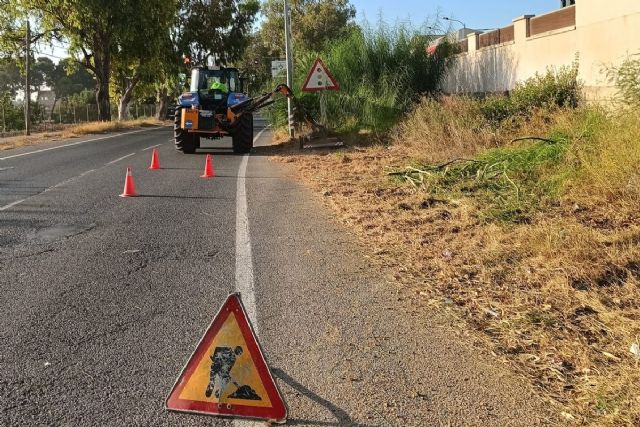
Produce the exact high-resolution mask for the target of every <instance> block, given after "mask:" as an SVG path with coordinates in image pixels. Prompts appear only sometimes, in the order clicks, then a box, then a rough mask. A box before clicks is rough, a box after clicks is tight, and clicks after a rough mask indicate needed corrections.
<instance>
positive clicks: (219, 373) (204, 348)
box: [165, 294, 287, 422]
mask: <svg viewBox="0 0 640 427" xmlns="http://www.w3.org/2000/svg"><path fill="white" fill-rule="evenodd" d="M165 406H166V408H167V409H168V410H171V411H181V412H191V413H198V414H208V415H219V416H226V417H236V418H255V419H263V420H269V421H278V422H281V421H284V420H285V419H286V417H287V410H286V407H285V404H284V401H283V399H282V396H281V395H280V392H279V391H278V388H277V386H276V384H275V382H274V380H273V377H272V376H271V372H270V371H269V367H268V366H267V362H266V360H265V358H264V355H263V354H262V350H261V349H260V345H259V344H258V340H257V338H256V336H255V334H254V333H253V328H252V327H251V325H250V323H249V320H248V318H247V313H246V312H245V310H244V307H243V305H242V302H241V300H240V295H239V294H231V295H229V297H228V298H227V301H226V302H225V303H224V305H223V306H222V308H221V309H220V311H219V312H218V314H216V316H215V318H214V319H213V322H212V323H211V325H210V326H209V328H208V329H207V332H205V334H204V337H202V339H201V340H200V343H199V344H198V346H197V348H196V350H195V352H194V353H193V355H191V358H190V359H189V361H188V362H187V365H186V366H185V367H184V369H183V370H182V373H181V374H180V376H179V377H178V380H177V381H176V383H175V385H174V386H173V389H172V390H171V393H169V397H167V401H166V404H165Z"/></svg>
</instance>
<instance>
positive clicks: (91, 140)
mask: <svg viewBox="0 0 640 427" xmlns="http://www.w3.org/2000/svg"><path fill="white" fill-rule="evenodd" d="M150 130H154V129H139V130H134V131H131V132H122V133H116V134H113V135H108V136H103V137H100V138H93V139H87V140H85V141H78V142H72V143H71V144H64V145H57V146H55V147H49V148H43V149H41V150H35V151H29V152H28V153H20V154H14V155H12V156H6V157H0V160H8V159H13V158H15V157H22V156H29V155H31V154H37V153H44V152H45V151H51V150H57V149H59V148H65V147H73V146H74V145H80V144H84V143H87V142H93V141H101V140H103V139H109V138H117V137H119V136H123V135H130V134H132V133H139V132H148V131H150Z"/></svg>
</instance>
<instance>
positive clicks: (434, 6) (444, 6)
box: [351, 0, 560, 28]
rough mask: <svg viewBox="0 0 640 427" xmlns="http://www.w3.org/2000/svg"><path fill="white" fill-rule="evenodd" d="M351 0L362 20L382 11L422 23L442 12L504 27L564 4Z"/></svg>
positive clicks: (556, 0) (547, 0)
mask: <svg viewBox="0 0 640 427" xmlns="http://www.w3.org/2000/svg"><path fill="white" fill-rule="evenodd" d="M351 3H352V4H353V5H354V6H355V7H356V10H357V12H358V16H357V18H356V19H357V21H358V22H359V21H361V20H362V19H363V18H364V17H366V18H367V20H368V21H377V19H378V15H379V13H380V12H382V15H383V17H384V19H385V21H388V22H395V21H405V20H410V21H411V22H412V23H413V24H416V25H420V24H423V23H424V22H425V21H427V20H431V21H432V19H433V17H434V16H436V15H438V14H440V15H441V16H449V17H451V18H455V19H459V20H460V21H463V22H464V23H465V24H466V25H467V27H469V28H497V27H503V26H505V25H508V24H510V23H511V20H512V19H513V18H515V17H518V16H521V15H525V14H535V15H540V14H542V13H545V12H550V11H552V10H555V9H558V8H559V7H560V0H395V1H393V0H351ZM454 25H457V26H458V27H461V25H459V24H454ZM453 28H457V27H456V26H454V27H453Z"/></svg>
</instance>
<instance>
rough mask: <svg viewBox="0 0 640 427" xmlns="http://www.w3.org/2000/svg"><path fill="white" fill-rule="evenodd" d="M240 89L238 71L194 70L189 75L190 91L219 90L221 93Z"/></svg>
mask: <svg viewBox="0 0 640 427" xmlns="http://www.w3.org/2000/svg"><path fill="white" fill-rule="evenodd" d="M239 88H240V79H239V76H238V71H237V70H235V69H226V70H225V69H222V70H206V69H194V70H193V71H192V74H191V91H192V92H197V91H206V90H215V89H217V90H219V91H221V92H223V93H228V92H237V91H238V90H239Z"/></svg>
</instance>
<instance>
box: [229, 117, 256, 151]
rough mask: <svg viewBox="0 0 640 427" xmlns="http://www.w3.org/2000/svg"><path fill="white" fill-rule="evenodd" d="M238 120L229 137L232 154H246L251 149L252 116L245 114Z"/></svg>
mask: <svg viewBox="0 0 640 427" xmlns="http://www.w3.org/2000/svg"><path fill="white" fill-rule="evenodd" d="M238 120H239V121H238V124H237V125H236V128H235V129H234V131H233V135H232V136H231V140H232V143H233V152H234V153H236V154H247V153H248V152H250V151H251V149H252V148H253V115H252V114H249V113H245V114H243V115H242V116H240V119H238Z"/></svg>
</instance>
